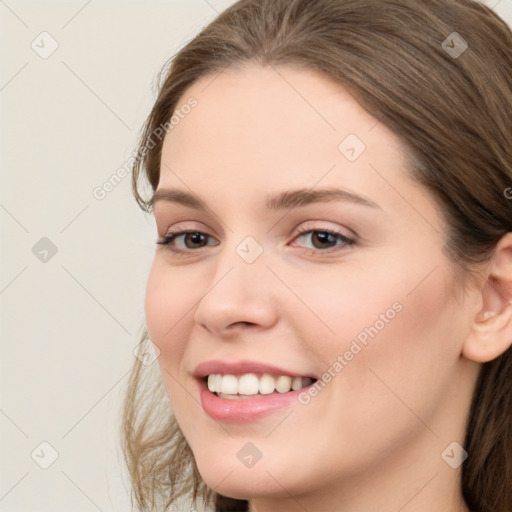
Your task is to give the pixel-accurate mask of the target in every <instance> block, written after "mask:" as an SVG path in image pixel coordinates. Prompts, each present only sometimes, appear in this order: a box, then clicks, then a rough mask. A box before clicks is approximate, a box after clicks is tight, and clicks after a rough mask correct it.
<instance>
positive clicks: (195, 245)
mask: <svg viewBox="0 0 512 512" xmlns="http://www.w3.org/2000/svg"><path fill="white" fill-rule="evenodd" d="M182 237H183V238H182ZM297 238H309V239H310V241H311V243H312V245H313V248H312V249H308V251H307V252H308V253H312V254H318V253H331V252H337V251H339V250H341V249H342V248H343V247H345V246H347V245H352V244H354V243H355V240H353V239H352V238H348V237H347V236H345V235H344V234H343V233H340V232H339V231H336V230H332V229H301V230H299V233H298V236H296V237H295V239H297ZM180 239H181V242H182V244H184V247H183V245H182V249H180V248H177V247H176V242H177V241H178V240H180ZM295 239H294V240H295ZM209 240H213V238H212V237H211V236H210V235H208V234H206V233H203V232H202V231H193V230H189V231H176V232H175V233H170V234H168V235H167V236H165V237H163V238H161V239H159V240H157V242H156V243H157V244H158V245H164V246H167V247H168V249H169V250H170V251H171V252H173V253H174V254H177V255H184V254H186V253H187V252H194V250H196V249H201V248H203V247H206V246H208V245H214V246H215V245H218V242H216V243H212V244H209V243H208V241H209ZM337 247H340V249H337Z"/></svg>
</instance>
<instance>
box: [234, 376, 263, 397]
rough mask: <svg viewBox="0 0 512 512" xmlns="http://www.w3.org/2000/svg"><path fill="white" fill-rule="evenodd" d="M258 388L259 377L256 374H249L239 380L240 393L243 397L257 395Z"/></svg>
mask: <svg viewBox="0 0 512 512" xmlns="http://www.w3.org/2000/svg"><path fill="white" fill-rule="evenodd" d="M258 386H259V379H258V376H257V375H254V373H247V374H246V375H242V376H241V377H240V379H239V380H238V393H240V394H241V395H255V394H256V393H257V392H258Z"/></svg>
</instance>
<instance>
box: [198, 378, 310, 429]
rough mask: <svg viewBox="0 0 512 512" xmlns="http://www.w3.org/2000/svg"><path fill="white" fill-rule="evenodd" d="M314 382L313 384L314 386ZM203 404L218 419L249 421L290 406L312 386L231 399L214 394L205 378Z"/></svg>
mask: <svg viewBox="0 0 512 512" xmlns="http://www.w3.org/2000/svg"><path fill="white" fill-rule="evenodd" d="M313 385H314V384H311V386H313ZM199 386H200V397H201V404H202V405H203V409H204V410H205V412H206V414H208V415H209V416H210V417H212V418H213V419H214V420H217V421H224V422H230V423H247V422H251V421H256V420H259V419H261V418H264V417H265V416H268V415H269V414H272V413H273V412H275V411H278V410H280V409H284V408H286V407H289V406H290V405H291V404H292V403H293V402H294V401H296V400H297V399H298V396H299V394H300V393H303V392H304V391H306V390H307V389H308V388H309V387H310V386H307V387H305V388H302V389H299V390H297V391H289V392H288V393H270V394H268V395H256V396H255V397H254V398H239V399H229V398H220V397H218V396H217V395H215V394H213V393H212V392H211V391H210V390H209V389H208V386H207V385H206V382H204V381H203V380H200V381H199Z"/></svg>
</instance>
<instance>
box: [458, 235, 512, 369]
mask: <svg viewBox="0 0 512 512" xmlns="http://www.w3.org/2000/svg"><path fill="white" fill-rule="evenodd" d="M486 268H487V271H486V274H485V275H484V276H483V277H485V281H484V285H483V287H482V289H481V292H480V293H481V304H482V305H481V308H480V310H479V311H478V312H477V314H476V315H475V317H474V319H473V321H472V325H471V326H470V327H471V329H470V334H469V335H468V338H467V339H466V341H465V343H464V346H463V348H462V355H463V356H464V357H465V358H466V359H470V360H472V361H475V362H478V363H486V362H488V361H492V360H493V359H496V358H497V357H499V356H500V355H501V354H503V353H504V352H506V351H507V350H508V349H509V348H510V347H511V346H512V304H511V300H512V233H507V234H506V235H504V236H503V237H502V239H501V240H500V241H499V242H498V244H497V245H496V250H495V252H494V255H493V257H492V260H491V262H490V265H488V266H487V267H486Z"/></svg>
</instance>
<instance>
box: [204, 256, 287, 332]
mask: <svg viewBox="0 0 512 512" xmlns="http://www.w3.org/2000/svg"><path fill="white" fill-rule="evenodd" d="M216 263H217V266H216V270H215V272H214V273H213V274H212V275H213V278H212V279H211V280H210V282H209V283H208V286H207V287H206V292H205V294H204V295H203V297H202V299H201V300H200V302H199V304H198V306H197V308H196V311H195V313H194V321H195V323H196V324H198V325H200V326H202V327H203V328H204V329H206V330H208V331H209V332H210V333H212V334H213V335H215V336H216V337H224V338H227V337H232V336H235V335H236V334H240V333H241V332H243V331H245V330H247V329H268V328H271V327H272V326H273V325H274V324H275V323H276V322H277V319H278V311H277V309H278V308H277V301H276V297H275V290H276V283H275V279H274V282H272V278H273V275H272V273H271V272H270V270H269V269H268V268H267V267H266V264H265V259H264V258H263V255H262V256H260V258H258V259H257V260H256V261H255V262H253V263H246V262H245V261H244V260H242V259H241V258H240V257H239V256H238V254H236V252H235V251H234V250H233V251H229V254H228V253H227V252H226V253H225V254H222V255H219V256H218V259H217V260H216Z"/></svg>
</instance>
